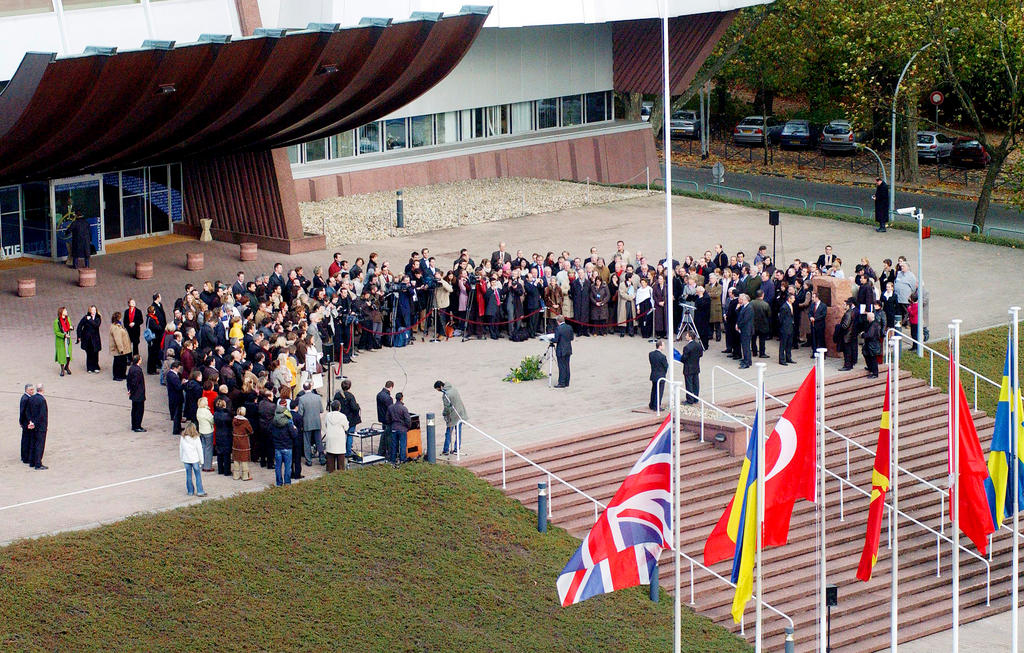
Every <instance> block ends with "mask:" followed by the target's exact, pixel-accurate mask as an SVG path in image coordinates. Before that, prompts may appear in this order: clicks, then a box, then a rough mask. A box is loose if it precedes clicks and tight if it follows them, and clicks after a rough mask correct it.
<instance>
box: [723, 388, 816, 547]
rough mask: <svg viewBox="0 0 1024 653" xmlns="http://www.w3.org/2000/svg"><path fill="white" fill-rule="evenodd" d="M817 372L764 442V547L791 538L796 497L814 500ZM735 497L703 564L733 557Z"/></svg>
mask: <svg viewBox="0 0 1024 653" xmlns="http://www.w3.org/2000/svg"><path fill="white" fill-rule="evenodd" d="M815 394H816V393H815V370H814V369H812V370H811V371H810V373H809V374H808V375H807V378H805V379H804V381H803V383H801V384H800V388H799V389H798V390H797V391H796V394H795V395H793V399H792V401H790V402H789V406H788V407H787V408H786V410H785V411H784V412H783V413H782V417H780V418H779V421H778V423H776V424H775V429H774V430H773V431H772V432H771V434H770V435H769V436H768V437H767V439H766V441H765V445H764V478H765V481H764V495H765V497H764V526H763V530H762V533H763V536H762V538H763V539H762V543H763V545H764V546H782V545H783V544H785V543H786V540H787V539H788V538H789V520H790V518H791V517H792V516H793V504H794V503H795V502H796V500H797V499H807V500H808V501H814V484H815V482H816V481H817V476H816V475H815V469H816V467H817V464H816V463H817V459H816V456H817V437H816V432H815V428H814V425H815ZM734 500H735V497H733V500H730V501H729V505H728V506H727V507H726V509H725V513H724V514H723V515H722V517H721V519H719V520H718V524H717V525H716V526H715V528H714V530H713V531H712V532H711V536H710V537H709V538H708V541H707V542H706V543H705V544H704V564H707V565H710V564H714V563H716V562H718V561H719V560H725V559H727V558H731V557H733V555H734V554H735V552H736V542H735V541H734V540H733V539H732V538H731V537H729V533H728V526H729V515H730V514H731V513H732V510H733V501H734Z"/></svg>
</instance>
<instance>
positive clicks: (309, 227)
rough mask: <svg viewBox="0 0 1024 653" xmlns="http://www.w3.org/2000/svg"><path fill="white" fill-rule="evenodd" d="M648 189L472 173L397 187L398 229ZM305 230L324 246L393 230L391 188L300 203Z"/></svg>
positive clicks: (485, 218)
mask: <svg viewBox="0 0 1024 653" xmlns="http://www.w3.org/2000/svg"><path fill="white" fill-rule="evenodd" d="M647 194H648V193H647V191H642V190H633V189H628V188H608V187H605V186H597V185H590V186H588V185H587V184H579V183H573V182H564V181H550V180H545V179H526V178H516V177H511V178H500V179H473V180H469V181H458V182H453V183H450V184H435V185H432V186H416V187H412V188H406V189H403V191H402V196H403V203H404V213H405V227H404V228H403V229H402V234H403V235H405V234H414V233H423V232H425V231H434V230H437V229H447V228H450V227H459V226H462V225H467V224H476V223H480V222H492V221H496V220H505V219H508V218H514V217H519V216H523V215H532V214H535V213H547V212H550V211H560V210H562V209H568V208H575V207H579V206H586V205H588V204H604V203H607V202H614V201H617V200H623V199H629V198H633V197H642V196H644V195H647ZM299 212H300V213H301V215H302V226H303V228H304V230H305V231H306V232H307V233H317V234H319V233H324V234H326V236H327V244H328V245H329V246H334V245H345V244H349V243H357V242H364V241H368V240H380V239H383V238H389V237H391V236H394V235H397V234H396V229H395V228H394V227H393V225H394V222H395V193H394V192H393V191H387V192H379V193H367V194H365V195H350V196H347V197H332V198H330V199H325V200H321V201H319V202H302V203H300V204H299Z"/></svg>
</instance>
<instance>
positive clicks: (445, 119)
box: [434, 111, 459, 145]
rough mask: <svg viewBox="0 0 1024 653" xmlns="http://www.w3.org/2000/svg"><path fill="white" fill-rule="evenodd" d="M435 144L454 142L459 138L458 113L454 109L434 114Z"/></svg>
mask: <svg viewBox="0 0 1024 653" xmlns="http://www.w3.org/2000/svg"><path fill="white" fill-rule="evenodd" d="M434 125H435V127H436V128H437V144H438V145H441V144H443V143H456V142H458V140H459V114H458V112H456V111H449V112H448V113H437V114H434Z"/></svg>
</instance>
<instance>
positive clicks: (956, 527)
mask: <svg viewBox="0 0 1024 653" xmlns="http://www.w3.org/2000/svg"><path fill="white" fill-rule="evenodd" d="M960 322H961V320H953V321H952V323H951V324H950V325H949V339H950V342H952V343H953V351H952V356H950V357H949V365H950V369H951V371H952V378H951V380H950V383H949V399H950V401H951V402H952V410H951V411H950V425H951V429H950V435H951V436H952V437H951V441H950V445H949V446H950V448H951V449H952V452H951V453H952V456H953V474H952V476H951V477H950V483H952V486H953V506H952V510H953V536H952V538H953V653H957V651H959V650H960ZM1014 462H1016V461H1014Z"/></svg>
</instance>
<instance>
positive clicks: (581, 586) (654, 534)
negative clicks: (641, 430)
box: [556, 416, 672, 606]
mask: <svg viewBox="0 0 1024 653" xmlns="http://www.w3.org/2000/svg"><path fill="white" fill-rule="evenodd" d="M671 479H672V420H671V416H669V417H666V418H665V421H664V422H662V423H661V426H660V427H658V432H657V433H656V434H655V435H654V438H653V439H652V440H651V442H650V444H648V445H647V449H645V450H644V453H643V455H641V456H640V459H639V460H637V461H636V464H635V465H633V469H631V470H630V471H629V475H628V476H626V480H625V481H623V482H622V487H620V488H619V490H618V492H616V493H615V496H614V497H612V500H611V501H610V502H609V503H608V507H607V508H605V510H604V512H603V513H601V516H600V517H599V518H598V520H597V522H596V523H595V524H594V526H593V528H591V529H590V532H589V533H587V536H586V537H585V538H583V543H582V544H581V545H580V548H579V549H577V550H576V553H575V554H574V555H573V556H572V558H571V559H570V560H569V564H567V565H566V566H565V569H563V570H562V573H561V574H560V575H559V576H558V582H557V583H556V585H557V587H558V600H559V601H560V602H561V604H562V605H563V606H566V605H572V604H573V603H579V602H580V601H584V600H586V599H589V598H590V597H592V596H596V595H597V594H604V593H606V592H613V591H615V590H619V589H623V588H626V587H633V586H634V585H649V584H650V582H651V575H652V574H653V573H654V565H655V563H656V562H657V560H658V556H659V555H660V554H661V550H662V549H665V548H671V546H672V490H671Z"/></svg>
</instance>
